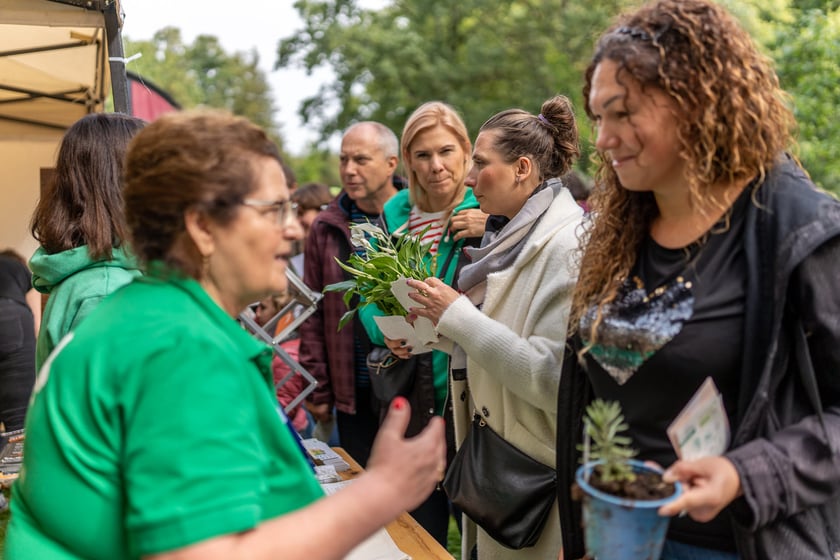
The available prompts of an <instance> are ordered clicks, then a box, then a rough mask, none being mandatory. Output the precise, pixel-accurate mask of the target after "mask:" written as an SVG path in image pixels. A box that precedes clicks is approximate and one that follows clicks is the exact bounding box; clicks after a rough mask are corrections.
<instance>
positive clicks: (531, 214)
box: [458, 179, 563, 305]
mask: <svg viewBox="0 0 840 560" xmlns="http://www.w3.org/2000/svg"><path fill="white" fill-rule="evenodd" d="M562 188H563V183H562V182H561V181H560V179H548V180H547V181H545V182H543V183H542V184H540V186H539V187H537V188H536V189H535V190H534V192H533V194H531V196H530V197H529V198H528V200H526V201H525V205H524V206H523V207H522V208H521V209H520V210H519V212H517V213H516V215H515V216H514V217H513V218H512V219H511V220H510V221H509V222H508V223H507V224H505V225H504V227H502V228H501V229H498V230H494V231H490V230H489V229H488V230H487V231H486V232H485V233H484V237H483V238H482V240H481V247H468V248H466V249H465V251H467V255H468V256H469V257H470V259H471V260H472V262H471V263H470V264H468V265H466V266H465V267H464V268H463V269H462V270H461V275H460V276H459V277H458V287H459V288H460V289H461V291H463V292H465V293H467V295H468V296H469V297H470V300H471V301H472V302H473V303H474V304H476V305H478V304H479V303H481V301H483V300H484V295H483V292H484V290H483V285H484V282H485V281H486V280H487V276H488V275H489V274H491V273H493V272H497V271H499V270H504V269H505V268H507V267H509V266H510V265H512V264H513V261H515V260H516V257H517V256H518V255H519V252H520V251H521V250H522V247H524V246H525V242H526V241H528V238H529V237H530V236H531V232H532V231H533V230H534V228H535V227H536V225H537V223H538V222H539V221H540V218H541V217H542V215H543V214H545V212H546V211H547V210H548V207H549V206H551V203H552V202H553V201H554V198H555V197H556V196H557V194H558V193H559V192H560V190H561V189H562ZM476 300H478V301H476Z"/></svg>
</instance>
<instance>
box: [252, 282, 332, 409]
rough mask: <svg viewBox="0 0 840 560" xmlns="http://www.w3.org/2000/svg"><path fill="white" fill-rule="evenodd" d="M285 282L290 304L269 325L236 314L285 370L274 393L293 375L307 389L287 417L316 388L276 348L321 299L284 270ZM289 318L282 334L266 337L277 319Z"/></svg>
mask: <svg viewBox="0 0 840 560" xmlns="http://www.w3.org/2000/svg"><path fill="white" fill-rule="evenodd" d="M286 278H287V279H288V281H289V293H290V294H291V296H292V300H291V301H290V302H289V303H287V304H286V305H285V306H284V307H283V309H281V310H280V311H278V312H277V314H276V315H275V316H274V317H272V318H271V319H269V321H268V322H266V324H265V325H263V326H260V325H258V324H257V323H256V321H254V318H253V316H252V315H251V313H250V312H249V311H248V310H246V312H243V313H240V314H239V320H240V321H241V322H242V324H243V325H244V326H245V327H246V328H247V329H248V330H249V331H250V332H251V333H253V334H254V336H256V337H258V338H259V339H261V340H263V341H264V342H266V343H267V344H269V345H270V346H271V348H272V350H274V353H275V354H277V355H278V356H279V357H280V359H281V360H283V362H285V363H286V365H288V366H289V373H287V374H286V375H285V376H283V378H282V379H280V380H279V381H277V383H276V384H275V389H279V388H280V387H282V386H283V385H285V384H286V383H288V382H289V381H290V380H291V379H292V377H293V376H295V375H300V376H302V377H303V378H304V379H306V381H307V385H306V387H305V388H304V389H303V391H301V392H300V394H298V395H297V396H296V397H295V398H294V399H293V400H292V401H291V402H290V403H289V404H287V405H286V406H285V407H284V409H283V410H284V411H285V412H286V413H287V414H288V413H290V412H291V411H292V410H294V409H295V407H297V406H298V405H299V404H300V403H302V402H303V400H304V399H305V398H306V397H307V396H308V395H309V393H311V392H312V391H314V390H315V387H317V386H318V381H316V379H315V378H314V377H313V376H312V374H311V373H309V372H308V371H306V370H305V369H304V368H303V366H301V365H300V364H299V363H298V362H297V361H296V360H295V359H294V358H292V357H291V356H289V354H288V352H286V351H285V350H284V349H283V347H282V346H280V344H281V343H283V342H284V341H285V340H286V339H288V338H289V337H290V335H291V334H292V333H294V331H295V330H297V328H298V327H299V326H300V325H301V323H303V322H304V321H305V320H306V319H307V318H308V317H309V316H310V315H312V314H313V313H314V312H315V310H317V309H318V302H320V301H321V298H323V297H324V296H323V295H322V294H319V293H318V292H315V291H313V290H311V289H309V286H307V285H306V284H304V282H303V280H301V279H300V277H299V276H298V275H297V274H295V273H294V272H292V271H291V270H290V269H288V268H287V269H286ZM255 305H257V304H256V303H254V304H252V306H255ZM249 307H250V306H249ZM289 314H291V315H292V317H293V319H292V320H291V321H290V322H289V324H287V325H286V326H285V327H284V328H283V330H282V331H280V332H279V333H277V334H276V335H275V336H272V335H271V334H269V333H271V332H273V331H274V328H275V327H276V326H277V323H278V322H279V321H280V319H282V318H283V317H285V316H288V315H289Z"/></svg>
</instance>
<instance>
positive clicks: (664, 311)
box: [580, 276, 694, 385]
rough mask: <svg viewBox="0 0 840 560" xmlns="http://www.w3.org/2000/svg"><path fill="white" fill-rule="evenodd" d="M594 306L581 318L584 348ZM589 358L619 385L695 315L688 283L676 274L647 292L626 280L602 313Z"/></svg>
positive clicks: (637, 284)
mask: <svg viewBox="0 0 840 560" xmlns="http://www.w3.org/2000/svg"><path fill="white" fill-rule="evenodd" d="M596 312H597V307H595V306H593V307H591V308H590V309H589V311H588V312H587V313H586V314H585V315H584V316H583V317H582V318H581V320H580V333H581V337H582V338H583V342H584V344H588V342H589V341H588V340H587V339H588V337H589V333H590V331H591V327H592V323H593V322H594V321H595V317H596ZM602 313H603V319H602V320H601V323H600V324H599V325H598V336H597V342H596V343H595V344H594V345H593V346H592V348H591V349H590V354H591V355H592V357H593V358H594V359H595V360H596V361H597V362H598V364H600V366H601V367H602V368H604V370H605V371H606V372H607V373H609V375H610V376H611V377H612V378H613V379H615V381H616V383H618V384H619V385H624V384H625V383H626V382H627V380H628V379H630V378H631V377H632V376H633V374H634V373H636V371H638V369H639V368H640V367H641V366H642V364H644V363H645V361H647V359H648V358H650V357H651V356H652V355H653V354H655V353H656V352H657V351H658V350H659V349H660V348H662V347H663V346H665V345H666V344H668V342H670V341H671V340H672V339H673V338H674V337H675V336H677V334H678V333H679V332H680V331H681V330H682V328H683V325H684V324H685V321H687V320H688V319H689V318H691V315H692V314H693V313H694V294H693V293H692V291H691V282H690V281H686V280H685V279H684V278H683V277H682V276H679V277H677V278H675V279H674V280H672V281H671V282H668V283H666V284H663V285H662V286H660V287H658V288H656V289H655V290H654V291H653V292H651V293H647V291H646V290H645V289H644V286H643V285H642V282H641V280H640V279H639V278H633V279H632V280H629V279H628V280H627V281H626V282H625V283H624V285H623V286H622V287H621V289H620V290H619V294H618V296H617V297H616V299H615V300H614V301H613V302H611V303H609V304H607V305H605V306H604V307H603V309H602Z"/></svg>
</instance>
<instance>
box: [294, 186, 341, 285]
mask: <svg viewBox="0 0 840 560" xmlns="http://www.w3.org/2000/svg"><path fill="white" fill-rule="evenodd" d="M332 199H333V195H332V193H331V192H330V188H329V187H328V186H327V185H325V184H324V183H306V184H305V185H303V186H302V187H300V188H299V189H297V190H295V191H294V192H293V193H292V200H293V201H294V202H295V203H297V205H298V207H297V212H298V221H299V222H300V225H301V227H303V238H302V239H301V241H300V250H299V251H298V254H297V255H295V256H293V257H292V262H291V265H292V269H293V270H294V271H295V273H297V275H298V276H301V277H303V274H304V249H305V248H306V238H307V237H308V236H309V230H310V229H312V223H313V222H314V221H315V218H317V217H318V214H320V213H321V211H322V210H326V209H327V206H329V204H330V202H331V201H332ZM304 281H305V280H304Z"/></svg>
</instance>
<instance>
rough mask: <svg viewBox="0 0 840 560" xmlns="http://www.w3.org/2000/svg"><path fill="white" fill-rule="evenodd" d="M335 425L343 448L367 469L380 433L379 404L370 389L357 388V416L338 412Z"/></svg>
mask: <svg viewBox="0 0 840 560" xmlns="http://www.w3.org/2000/svg"><path fill="white" fill-rule="evenodd" d="M335 423H336V426H338V439H339V440H340V441H339V443H340V444H341V447H343V448H344V450H345V451H346V452H347V453H349V454H350V456H351V457H353V459H355V460H356V462H357V463H359V465H360V466H361V467H362V468H365V467H366V466H367V462H368V459H369V458H370V450H371V448H372V447H373V440H374V439H375V438H376V432H377V431H379V404H378V402H377V401H376V399H374V398H373V394H372V393H371V390H370V387H359V386H356V414H348V413H346V412H342V411H340V410H338V411H336V415H335Z"/></svg>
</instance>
